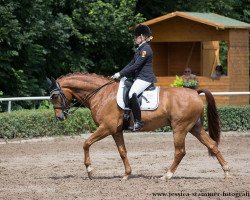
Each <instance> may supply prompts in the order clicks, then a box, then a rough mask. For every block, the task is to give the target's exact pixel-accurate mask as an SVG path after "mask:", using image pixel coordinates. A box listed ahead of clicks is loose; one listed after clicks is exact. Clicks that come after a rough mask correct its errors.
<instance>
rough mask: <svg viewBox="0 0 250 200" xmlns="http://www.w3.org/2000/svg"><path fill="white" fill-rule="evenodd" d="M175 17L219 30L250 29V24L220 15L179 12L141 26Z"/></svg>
mask: <svg viewBox="0 0 250 200" xmlns="http://www.w3.org/2000/svg"><path fill="white" fill-rule="evenodd" d="M176 16H179V17H183V18H186V19H189V20H193V21H197V22H199V23H203V24H207V25H210V26H214V27H217V28H221V29H226V28H241V29H250V24H248V23H245V22H242V21H239V20H235V19H232V18H229V17H224V16H222V15H218V14H215V13H198V12H179V11H176V12H173V13H169V14H167V15H163V16H161V17H157V18H154V19H152V20H149V21H146V22H144V23H143V24H146V25H151V24H155V23H158V22H161V21H164V20H167V19H170V18H173V17H176Z"/></svg>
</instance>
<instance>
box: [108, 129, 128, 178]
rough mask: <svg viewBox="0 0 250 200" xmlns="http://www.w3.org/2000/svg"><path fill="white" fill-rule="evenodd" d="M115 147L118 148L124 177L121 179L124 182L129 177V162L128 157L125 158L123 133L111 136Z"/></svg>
mask: <svg viewBox="0 0 250 200" xmlns="http://www.w3.org/2000/svg"><path fill="white" fill-rule="evenodd" d="M112 136H113V138H114V140H115V143H116V146H117V148H118V151H119V153H120V156H121V158H122V161H123V164H124V167H125V175H124V177H123V179H124V180H126V179H128V178H129V175H131V167H130V165H129V161H128V157H127V150H126V147H125V143H124V137H123V133H122V132H118V133H116V134H114V135H112Z"/></svg>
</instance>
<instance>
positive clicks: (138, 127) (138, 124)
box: [128, 121, 143, 131]
mask: <svg viewBox="0 0 250 200" xmlns="http://www.w3.org/2000/svg"><path fill="white" fill-rule="evenodd" d="M142 128H143V123H142V122H141V121H137V122H135V123H134V125H133V126H129V127H128V129H129V130H131V131H139V130H141V129H142Z"/></svg>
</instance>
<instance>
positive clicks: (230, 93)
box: [0, 92, 250, 112]
mask: <svg viewBox="0 0 250 200" xmlns="http://www.w3.org/2000/svg"><path fill="white" fill-rule="evenodd" d="M249 94H250V92H212V95H215V96H227V95H249ZM200 95H202V96H204V95H205V94H204V93H201V94H200ZM48 99H50V97H49V96H43V97H11V98H0V102H2V101H8V112H11V102H12V101H26V100H48Z"/></svg>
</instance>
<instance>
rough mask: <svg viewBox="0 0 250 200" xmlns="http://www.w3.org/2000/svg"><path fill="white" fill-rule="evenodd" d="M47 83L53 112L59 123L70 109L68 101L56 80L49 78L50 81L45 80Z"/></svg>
mask: <svg viewBox="0 0 250 200" xmlns="http://www.w3.org/2000/svg"><path fill="white" fill-rule="evenodd" d="M47 82H48V85H49V90H50V100H51V103H52V104H53V108H54V111H55V116H56V118H57V119H59V120H60V121H63V120H65V119H66V118H67V116H68V111H69V108H70V101H69V100H68V99H67V97H66V96H65V94H64V93H63V90H62V89H61V87H60V85H59V83H58V82H56V80H55V79H54V78H53V77H51V79H49V78H47Z"/></svg>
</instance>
